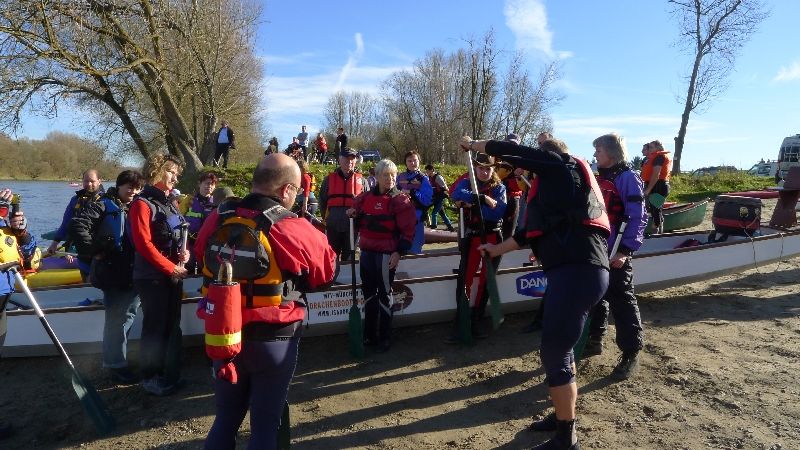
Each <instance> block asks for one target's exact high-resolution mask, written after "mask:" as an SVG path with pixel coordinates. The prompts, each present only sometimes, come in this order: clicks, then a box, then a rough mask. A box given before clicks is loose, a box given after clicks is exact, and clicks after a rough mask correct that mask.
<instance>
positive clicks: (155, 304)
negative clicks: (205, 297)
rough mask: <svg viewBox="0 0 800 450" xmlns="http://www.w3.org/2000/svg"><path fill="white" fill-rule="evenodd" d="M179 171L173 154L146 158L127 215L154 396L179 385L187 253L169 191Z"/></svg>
mask: <svg viewBox="0 0 800 450" xmlns="http://www.w3.org/2000/svg"><path fill="white" fill-rule="evenodd" d="M182 168H183V166H182V164H181V162H180V161H179V160H178V159H177V158H175V157H174V156H171V155H156V156H154V157H152V158H150V159H149V160H148V161H147V163H145V167H144V170H143V172H144V176H145V178H146V179H147V185H146V186H145V187H144V189H142V192H141V193H139V196H138V197H136V198H135V199H134V200H133V202H131V206H130V210H129V213H128V220H129V223H130V233H131V240H132V241H133V246H134V248H135V250H136V252H135V255H134V262H133V286H134V288H136V291H137V292H138V293H139V298H140V299H141V302H142V338H141V346H140V351H139V356H140V359H141V371H142V387H143V388H144V390H145V391H147V393H149V394H152V395H157V396H164V395H169V394H172V393H173V392H175V390H176V389H177V388H178V387H179V386H180V381H181V380H180V349H181V298H182V297H183V279H184V278H186V276H187V274H188V271H187V270H186V268H184V264H185V263H186V262H188V261H189V252H188V251H183V250H181V248H180V228H181V225H182V224H184V223H185V219H184V218H183V216H181V215H180V213H179V212H178V209H177V208H176V207H175V204H174V203H175V202H173V201H171V200H170V198H169V193H170V191H172V189H173V188H174V187H175V184H177V182H178V175H179V174H180V172H181V169H182Z"/></svg>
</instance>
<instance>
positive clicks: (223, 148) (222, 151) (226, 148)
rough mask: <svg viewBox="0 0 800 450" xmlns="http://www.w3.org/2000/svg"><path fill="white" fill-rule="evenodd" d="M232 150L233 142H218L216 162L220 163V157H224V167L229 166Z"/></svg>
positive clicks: (215, 153)
mask: <svg viewBox="0 0 800 450" xmlns="http://www.w3.org/2000/svg"><path fill="white" fill-rule="evenodd" d="M230 150H231V144H221V143H219V142H217V149H216V150H215V151H214V163H215V164H217V165H219V158H220V156H221V157H222V167H223V168H225V169H227V168H228V153H229V152H230Z"/></svg>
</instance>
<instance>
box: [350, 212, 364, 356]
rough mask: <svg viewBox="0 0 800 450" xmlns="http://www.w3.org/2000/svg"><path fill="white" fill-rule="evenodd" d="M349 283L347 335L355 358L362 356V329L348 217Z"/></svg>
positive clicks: (353, 234) (353, 241)
mask: <svg viewBox="0 0 800 450" xmlns="http://www.w3.org/2000/svg"><path fill="white" fill-rule="evenodd" d="M350 250H351V253H350V275H351V276H352V281H351V283H350V285H351V287H352V293H353V305H352V306H351V307H350V316H349V318H348V320H347V335H348V336H349V338H350V353H351V354H352V355H353V356H355V357H356V358H361V357H363V356H364V329H363V326H362V324H361V310H360V309H359V308H358V299H357V298H356V230H355V223H354V219H353V218H352V217H351V218H350Z"/></svg>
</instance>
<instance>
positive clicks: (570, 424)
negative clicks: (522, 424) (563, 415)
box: [533, 413, 581, 450]
mask: <svg viewBox="0 0 800 450" xmlns="http://www.w3.org/2000/svg"><path fill="white" fill-rule="evenodd" d="M553 416H555V413H553ZM553 422H554V424H555V428H553V429H554V430H555V432H556V434H555V436H553V438H552V439H550V440H549V441H547V442H543V443H541V444H539V445H537V446H536V447H533V449H534V450H580V448H581V446H580V445H579V444H578V440H577V439H576V438H575V419H572V420H557V419H556V420H553ZM573 440H575V443H574V444H570V442H572V441H573Z"/></svg>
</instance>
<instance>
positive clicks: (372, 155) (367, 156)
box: [359, 149, 381, 162]
mask: <svg viewBox="0 0 800 450" xmlns="http://www.w3.org/2000/svg"><path fill="white" fill-rule="evenodd" d="M359 154H360V155H361V157H362V158H364V162H367V161H372V162H378V161H380V160H381V152H379V151H378V150H370V149H367V150H361V151H360V152H359Z"/></svg>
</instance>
